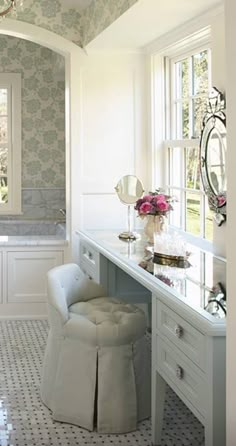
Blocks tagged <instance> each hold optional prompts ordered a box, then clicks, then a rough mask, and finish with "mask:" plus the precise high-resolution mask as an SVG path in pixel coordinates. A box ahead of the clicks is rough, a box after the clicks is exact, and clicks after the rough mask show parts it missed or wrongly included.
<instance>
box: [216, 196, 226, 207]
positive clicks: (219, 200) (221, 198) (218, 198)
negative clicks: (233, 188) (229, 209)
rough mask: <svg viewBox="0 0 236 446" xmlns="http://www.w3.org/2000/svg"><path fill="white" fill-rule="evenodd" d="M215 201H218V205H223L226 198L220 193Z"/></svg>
mask: <svg viewBox="0 0 236 446" xmlns="http://www.w3.org/2000/svg"><path fill="white" fill-rule="evenodd" d="M217 201H218V205H219V206H223V205H224V204H225V202H226V199H225V197H224V196H222V195H218V197H217Z"/></svg>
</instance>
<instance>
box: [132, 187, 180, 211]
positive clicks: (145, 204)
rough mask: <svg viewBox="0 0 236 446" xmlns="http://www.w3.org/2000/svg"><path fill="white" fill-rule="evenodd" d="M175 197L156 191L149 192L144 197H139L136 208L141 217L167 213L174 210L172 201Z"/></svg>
mask: <svg viewBox="0 0 236 446" xmlns="http://www.w3.org/2000/svg"><path fill="white" fill-rule="evenodd" d="M173 201H174V199H173V198H172V197H171V196H170V195H165V194H162V193H159V191H156V192H149V194H148V195H144V197H143V198H139V200H137V201H136V204H135V207H134V209H135V210H136V211H138V215H139V216H140V217H142V218H143V217H145V216H146V215H165V216H166V215H167V214H168V212H169V211H172V210H173V207H172V205H171V202H173Z"/></svg>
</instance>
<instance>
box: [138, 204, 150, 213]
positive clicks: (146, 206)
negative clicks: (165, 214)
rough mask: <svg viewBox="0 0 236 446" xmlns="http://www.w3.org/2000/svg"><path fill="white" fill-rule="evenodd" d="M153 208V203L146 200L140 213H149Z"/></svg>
mask: <svg viewBox="0 0 236 446" xmlns="http://www.w3.org/2000/svg"><path fill="white" fill-rule="evenodd" d="M151 210H152V205H151V203H149V202H148V201H145V203H143V204H142V205H141V206H140V208H139V212H140V214H148V213H149V212H150V211H151Z"/></svg>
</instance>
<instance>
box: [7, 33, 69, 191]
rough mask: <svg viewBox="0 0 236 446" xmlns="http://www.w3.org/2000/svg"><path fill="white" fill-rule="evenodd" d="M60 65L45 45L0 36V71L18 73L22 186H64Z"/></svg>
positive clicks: (63, 125)
mask: <svg viewBox="0 0 236 446" xmlns="http://www.w3.org/2000/svg"><path fill="white" fill-rule="evenodd" d="M63 64H64V59H63V58H62V57H61V56H60V55H58V54H56V53H54V52H52V51H50V50H49V49H47V48H44V47H41V46H39V45H36V44H34V43H31V42H27V41H25V40H21V39H17V38H15V37H9V36H1V35H0V71H1V72H7V73H11V72H13V73H21V76H22V187H23V188H39V187H40V188H41V187H43V188H45V187H49V188H51V187H53V188H55V187H64V186H65V124H64V122H65V99H64V97H65V82H64V70H63ZM59 68H60V69H59ZM59 72H61V75H60V76H59V75H58V73H59Z"/></svg>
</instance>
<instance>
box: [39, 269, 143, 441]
mask: <svg viewBox="0 0 236 446" xmlns="http://www.w3.org/2000/svg"><path fill="white" fill-rule="evenodd" d="M105 294H106V293H105V291H104V289H103V287H102V286H101V285H98V284H97V283H95V282H93V281H91V280H89V279H87V278H86V277H85V275H84V273H83V272H82V271H81V270H80V268H79V267H78V265H75V264H67V265H62V266H59V267H56V268H53V269H52V270H50V271H49V273H48V309H49V324H50V330H49V336H48V341H47V346H46V352H45V358H44V365H43V373H42V382H41V398H42V401H43V402H44V404H45V405H46V406H48V407H49V408H50V409H51V411H52V417H53V419H54V420H57V421H63V422H68V423H72V424H76V425H79V426H81V427H84V428H86V429H88V430H93V429H94V428H95V426H97V431H98V432H100V433H124V432H129V431H132V430H135V429H136V428H137V423H138V421H140V420H142V419H145V418H148V417H149V416H150V386H151V376H150V369H151V364H150V348H148V342H147V339H146V337H145V332H146V318H145V315H144V313H143V312H142V311H141V310H140V309H139V308H138V307H137V306H135V305H131V304H128V303H125V302H124V301H121V300H119V299H116V298H112V297H107V296H106V295H105Z"/></svg>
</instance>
